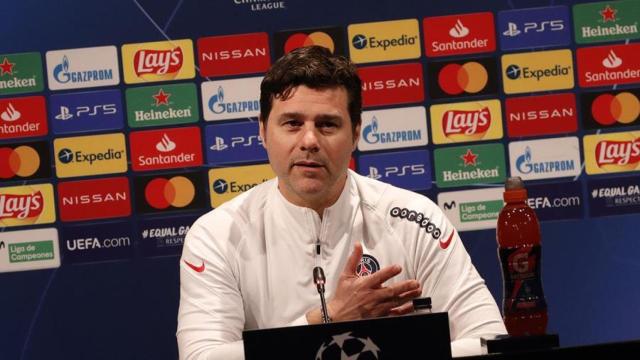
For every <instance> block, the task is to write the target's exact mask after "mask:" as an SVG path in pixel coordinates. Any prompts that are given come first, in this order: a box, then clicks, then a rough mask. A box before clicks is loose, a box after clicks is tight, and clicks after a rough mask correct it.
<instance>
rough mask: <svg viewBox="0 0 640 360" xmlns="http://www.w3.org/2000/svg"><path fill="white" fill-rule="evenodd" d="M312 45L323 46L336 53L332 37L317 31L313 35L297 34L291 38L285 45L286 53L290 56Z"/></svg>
mask: <svg viewBox="0 0 640 360" xmlns="http://www.w3.org/2000/svg"><path fill="white" fill-rule="evenodd" d="M312 45H318V46H323V47H326V48H327V49H329V50H331V52H332V53H333V52H335V44H334V43H333V39H332V38H331V36H329V35H328V34H327V33H325V32H322V31H316V32H312V33H311V34H303V33H296V34H293V35H291V36H289V38H288V39H287V41H286V42H285V43H284V53H285V54H288V53H290V52H291V51H293V50H295V49H297V48H301V47H304V46H312Z"/></svg>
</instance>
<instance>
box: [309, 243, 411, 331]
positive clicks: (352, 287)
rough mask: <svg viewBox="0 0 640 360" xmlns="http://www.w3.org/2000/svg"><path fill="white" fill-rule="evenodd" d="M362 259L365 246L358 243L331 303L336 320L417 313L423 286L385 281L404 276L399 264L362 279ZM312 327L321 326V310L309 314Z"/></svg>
mask: <svg viewBox="0 0 640 360" xmlns="http://www.w3.org/2000/svg"><path fill="white" fill-rule="evenodd" d="M361 258H362V245H361V244H360V243H357V244H356V245H355V246H354V249H353V253H351V256H349V259H348V260H347V264H346V265H345V268H344V270H343V271H342V274H341V275H340V279H339V280H338V287H337V288H336V293H335V295H334V296H333V298H332V299H331V300H330V301H329V303H328V304H327V308H328V311H329V316H330V317H331V318H332V320H333V321H343V320H356V319H364V318H371V317H379V316H386V315H401V314H406V313H409V312H411V311H413V306H412V303H411V299H413V298H416V297H419V296H420V295H421V293H422V288H421V287H420V283H418V282H417V281H416V280H405V281H401V282H398V283H396V284H393V285H391V286H383V284H384V282H385V281H387V280H389V279H391V278H392V277H394V276H396V275H398V274H400V272H401V271H402V268H401V267H400V266H398V265H391V266H387V267H384V268H382V269H380V270H378V271H377V272H375V273H373V274H371V275H369V276H363V277H358V275H356V268H357V266H358V263H359V262H360V259H361ZM307 320H308V322H309V323H310V324H314V323H320V322H322V321H321V315H320V310H318V309H316V310H312V311H310V312H309V313H307Z"/></svg>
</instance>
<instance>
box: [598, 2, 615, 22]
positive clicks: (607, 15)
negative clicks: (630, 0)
mask: <svg viewBox="0 0 640 360" xmlns="http://www.w3.org/2000/svg"><path fill="white" fill-rule="evenodd" d="M617 13H618V10H616V9H612V8H611V6H610V5H607V7H605V8H604V10H602V11H600V15H602V22H605V23H606V22H607V21H613V22H615V21H616V14H617Z"/></svg>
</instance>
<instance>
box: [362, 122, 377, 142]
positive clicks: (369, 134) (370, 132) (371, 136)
mask: <svg viewBox="0 0 640 360" xmlns="http://www.w3.org/2000/svg"><path fill="white" fill-rule="evenodd" d="M362 137H363V138H364V141H366V142H368V143H369V144H376V143H377V142H378V141H380V135H379V134H378V119H376V117H375V116H374V117H373V119H371V123H370V124H369V125H367V126H365V127H364V130H362Z"/></svg>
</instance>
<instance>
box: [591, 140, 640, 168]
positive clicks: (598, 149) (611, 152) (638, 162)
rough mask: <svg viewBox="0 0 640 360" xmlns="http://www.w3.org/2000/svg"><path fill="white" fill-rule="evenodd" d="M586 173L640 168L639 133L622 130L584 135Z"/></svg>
mask: <svg viewBox="0 0 640 360" xmlns="http://www.w3.org/2000/svg"><path fill="white" fill-rule="evenodd" d="M584 151H585V161H586V164H587V165H586V171H587V174H605V173H616V172H628V171H638V170H640V133H639V132H637V131H636V132H624V133H609V134H604V135H587V136H585V137H584Z"/></svg>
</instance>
